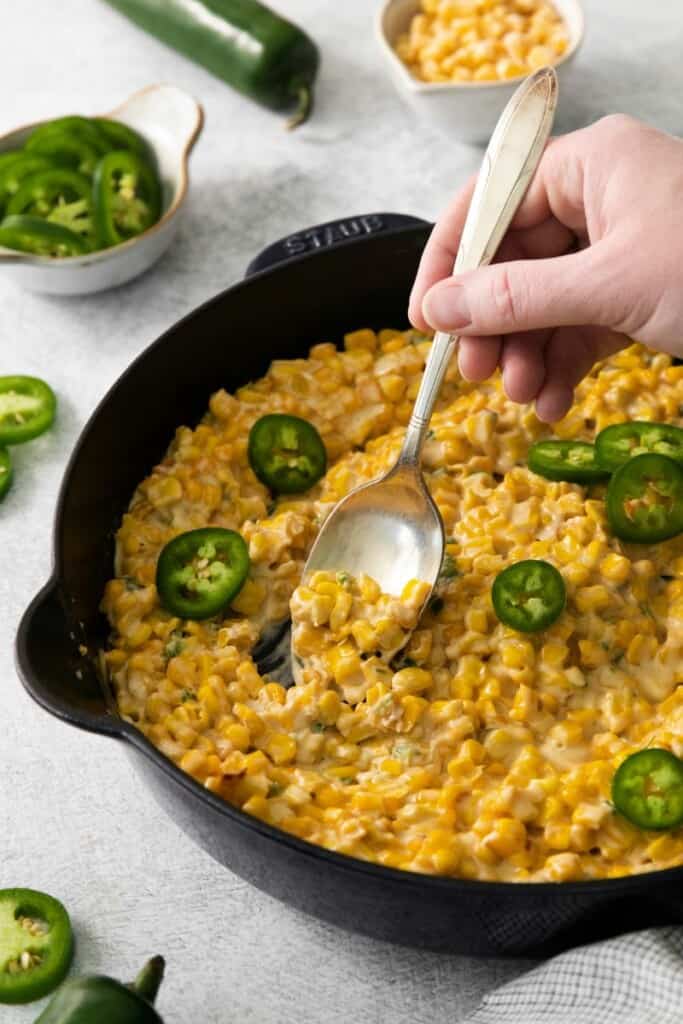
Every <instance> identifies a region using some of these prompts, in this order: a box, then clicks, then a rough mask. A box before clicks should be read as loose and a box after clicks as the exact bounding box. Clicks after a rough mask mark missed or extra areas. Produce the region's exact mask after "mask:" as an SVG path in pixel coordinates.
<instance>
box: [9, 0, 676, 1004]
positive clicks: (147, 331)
mask: <svg viewBox="0 0 683 1024" xmlns="http://www.w3.org/2000/svg"><path fill="white" fill-rule="evenodd" d="M278 6H279V8H280V9H281V10H282V11H283V12H284V13H287V14H290V15H291V16H292V17H293V18H295V19H297V20H299V21H300V22H302V23H303V22H305V23H306V25H307V26H308V28H309V30H310V32H311V33H312V34H313V36H314V37H315V38H316V39H317V41H318V42H319V44H320V46H321V48H322V52H323V69H322V75H321V80H320V86H319V90H318V104H317V110H316V114H315V117H314V119H313V121H312V122H311V123H310V125H308V126H306V127H305V128H303V129H302V130H300V131H299V132H296V133H295V134H287V133H286V132H284V131H282V130H281V127H280V124H279V122H278V118H277V117H276V116H273V115H271V114H269V113H266V112H263V111H261V110H260V109H259V108H257V107H255V106H253V105H251V104H250V103H248V102H247V101H245V100H243V99H241V98H240V97H239V96H237V95H236V94H234V93H233V92H231V91H230V89H229V88H227V87H226V86H224V85H223V84H222V83H220V82H218V81H217V80H215V79H213V78H212V77H211V76H209V75H208V74H207V73H205V72H203V71H202V70H200V69H198V68H196V67H194V66H193V65H191V64H190V63H188V62H187V61H185V60H183V59H182V58H180V57H178V56H176V55H175V54H173V53H171V52H170V51H168V50H166V49H165V48H164V47H163V46H161V45H160V44H158V43H156V42H154V41H153V40H151V39H149V38H147V37H146V36H144V35H143V34H142V33H141V32H139V31H138V30H137V29H135V28H134V27H132V26H131V25H129V24H127V23H126V22H125V21H124V20H123V19H122V18H121V17H120V16H119V15H118V14H116V13H114V12H113V11H111V10H110V9H108V8H107V7H106V6H105V5H104V4H103V3H101V2H98V0H60V2H59V3H53V2H52V0H36V2H34V3H30V4H29V3H26V2H25V0H5V3H4V4H3V24H4V25H5V27H7V26H9V27H10V28H11V31H10V32H9V33H7V34H6V35H5V41H4V45H3V55H2V62H1V63H0V132H3V131H6V130H9V129H10V128H12V127H14V126H15V125H16V124H20V123H22V122H24V121H28V120H35V119H37V118H40V117H47V116H51V115H57V114H60V113H66V112H68V111H71V110H81V111H83V112H84V113H89V112H99V111H103V110H107V109H110V108H111V107H113V106H115V105H116V104H117V103H118V102H119V101H120V100H122V99H123V98H124V97H125V96H127V95H128V94H129V93H130V92H132V91H134V90H135V89H138V88H140V87H141V86H143V85H146V84H148V83H150V82H156V81H168V82H174V83H177V84H178V85H180V86H182V87H184V88H186V89H187V90H189V91H190V92H191V93H193V94H194V95H195V96H196V97H198V98H199V99H200V100H201V101H202V103H203V104H204V107H205V110H206V127H205V131H204V134H203V136H202V138H201V139H200V142H199V144H198V146H197V149H196V151H195V154H194V157H193V160H192V188H191V195H190V199H189V203H188V208H187V215H186V218H185V220H184V223H183V226H182V228H181V232H180V236H179V238H178V240H177V243H176V245H175V246H174V247H173V249H172V251H171V252H170V253H169V254H168V255H167V256H166V257H165V258H164V259H163V260H162V261H161V263H159V265H158V266H157V267H156V268H155V269H153V270H152V271H151V272H150V273H148V274H147V275H146V276H145V277H143V278H142V279H140V280H139V281H137V282H135V283H133V284H131V285H128V286H126V287H124V288H121V289H119V290H118V291H115V292H110V293H108V294H106V293H105V294H103V295H97V296H93V297H91V298H85V299H55V298H47V297H36V296H32V295H28V294H24V293H22V292H20V291H17V290H15V288H14V287H13V286H11V285H10V284H9V283H7V282H6V281H5V280H4V279H3V278H2V276H1V275H0V373H13V372H14V373H16V372H24V373H34V374H37V375H40V376H44V377H46V378H47V379H48V380H49V381H50V382H51V383H52V384H53V386H54V387H55V389H56V391H57V392H58V393H59V396H60V415H59V423H58V426H57V427H56V429H54V430H53V431H52V432H51V433H50V434H48V435H47V436H45V437H43V438H42V439H41V440H40V441H38V442H37V443H35V444H33V445H30V446H26V447H25V448H24V449H22V450H15V451H16V475H17V480H16V484H15V487H14V490H13V492H12V493H11V495H10V496H9V497H8V499H7V500H6V501H5V503H4V504H3V505H2V506H1V507H0V690H1V692H2V698H1V700H0V709H1V712H0V887H3V886H9V885H22V884H23V885H32V886H34V887H37V888H41V889H46V890H47V891H49V892H52V893H55V894H57V895H60V896H61V897H62V898H63V899H64V901H65V902H66V903H67V904H68V906H69V908H70V909H71V911H72V914H73V918H74V923H75V926H76V931H77V936H78V952H77V957H76V968H77V969H78V970H79V971H102V970H106V971H111V972H114V973H116V974H119V975H120V976H122V977H124V978H125V977H127V976H129V975H132V974H133V973H134V972H135V971H136V969H137V968H138V966H139V965H140V964H141V962H142V961H143V960H144V958H145V957H146V956H148V955H149V954H152V953H155V952H162V953H164V954H165V955H166V957H167V959H168V976H167V981H166V983H165V985H164V988H163V990H162V995H161V998H160V1001H159V1008H160V1011H161V1013H162V1014H163V1016H164V1018H165V1020H166V1022H167V1024H185V1022H186V1021H188V1020H191V1019H197V1020H201V1021H202V1022H203V1024H227V1022H230V1021H237V1020H243V1021H254V1022H259V1024H283V1022H288V1021H291V1022H293V1024H294V1022H296V1024H323V1022H325V1024H328V1022H330V1021H334V1022H349V1024H350V1022H352V1021H353V1022H358V1021H361V1022H368V1024H375V1022H376V1024H380V1022H382V1024H383V1022H387V1024H388V1022H391V1024H418V1022H421V1021H425V1022H426V1021H429V1022H430V1024H433V1022H438V1024H441V1022H446V1021H448V1022H455V1021H458V1020H459V1019H460V1018H462V1016H463V1015H464V1014H465V1013H466V1012H467V1011H469V1010H470V1009H471V1008H473V1007H474V1005H476V1003H477V1001H478V999H479V998H480V997H481V995H482V994H483V993H484V992H486V991H487V990H488V989H490V988H491V987H493V986H495V985H497V984H499V983H501V982H503V981H505V980H506V979H508V978H511V977H513V976H515V975H516V974H517V973H519V972H520V971H521V970H523V969H524V967H525V966H526V965H525V964H523V963H519V962H517V963H513V962H510V961H508V962H505V961H482V960H474V959H468V958H465V957H459V958H456V957H448V956H438V955H432V954H427V953H423V952H411V951H408V950H405V949H401V948H398V947H393V946H389V945H385V944H381V943H376V942H372V941H370V940H368V939H364V938H357V937H353V936H351V935H347V934H345V933H343V932H341V931H339V930H337V929H335V928H333V927H328V926H326V925H321V924H319V923H317V922H316V921H313V920H310V919H308V918H306V917H304V916H303V915H301V914H299V913H295V912H293V911H291V910H289V909H288V908H287V907H284V906H281V905H280V904H279V903H277V902H275V901H274V900H272V899H271V898H269V897H266V896H263V895H261V894H260V893H259V892H257V891H255V890H254V889H252V888H251V887H250V886H248V885H246V884H245V883H244V882H242V881H241V880H240V879H238V878H236V877H234V876H233V875H231V874H230V873H229V872H227V871H226V870H224V869H223V868H221V867H219V866H218V865H216V864H215V863H214V862H213V861H211V860H210V859H209V857H208V856H206V855H205V854H204V853H203V852H201V851H200V850H199V849H198V848H197V847H195V846H194V845H193V844H192V842H191V841H190V840H189V839H188V838H186V836H185V835H183V834H182V833H181V832H180V831H179V830H178V829H177V828H176V826H175V825H174V824H173V822H172V821H170V820H168V819H167V818H166V817H165V816H164V815H163V814H162V813H161V811H160V810H159V809H158V808H157V807H156V805H155V804H154V803H153V802H152V799H151V797H150V796H149V795H148V793H147V792H146V791H145V790H143V789H142V788H141V786H140V784H139V782H138V780H137V778H136V777H135V775H134V774H133V772H132V771H131V768H130V766H129V762H128V760H127V759H125V758H124V757H123V753H122V750H121V749H120V747H119V746H118V745H117V744H116V743H114V742H111V741H108V740H106V739H104V738H99V737H95V736H90V735H87V734H84V733H79V732H77V731H76V730H74V729H69V728H67V727H66V726H64V725H61V724H60V723H59V722H57V721H56V720H55V719H53V718H51V717H50V716H49V715H47V714H45V713H43V712H42V711H40V710H39V709H38V708H37V707H35V706H34V705H33V704H32V703H31V702H30V700H29V699H28V697H26V696H25V694H24V693H23V691H22V689H21V687H20V685H19V682H18V680H17V677H16V673H15V670H14V666H13V651H12V648H13V642H14V635H15V630H16V626H17V622H18V620H19V616H20V614H21V611H22V609H23V608H24V606H25V605H26V603H27V602H28V600H29V599H30V597H31V596H32V595H33V593H34V592H35V591H36V589H37V588H38V587H39V586H40V584H41V583H42V582H43V581H44V580H45V579H46V577H47V574H48V571H49V564H50V527H51V521H52V515H53V508H54V503H55V496H56V493H57V488H58V485H59V481H60V479H61V476H62V472H63V469H64V465H65V462H66V459H67V457H68V454H69V452H70V450H71V448H72V446H73V443H74V441H75V439H76V437H77V435H78V432H79V431H80V429H81V427H82V426H83V424H84V422H85V420H86V419H87V417H88V416H89V414H90V412H91V411H92V409H93V407H94V406H95V404H96V402H97V401H98V400H99V398H100V397H101V396H102V395H103V393H104V392H105V391H106V390H107V389H108V387H109V386H110V384H111V383H112V382H113V381H114V380H115V379H116V377H117V376H118V375H119V373H120V372H121V371H122V370H123V369H124V368H125V367H126V366H127V365H128V363H129V362H130V361H131V359H132V358H133V357H134V356H135V355H137V353H139V352H140V351H141V350H142V349H143V348H144V347H145V346H146V345H147V344H149V342H151V341H152V340H153V339H154V338H155V337H157V335H158V334H160V332H161V331H162V330H164V329H165V328H166V327H168V326H169V325H170V324H172V323H173V322H174V321H175V320H177V319H178V318H179V317H180V316H182V315H183V314H184V313H186V312H187V311H188V310H190V309H192V308H193V307H194V306H196V305H197V304H198V303H200V302H201V301H203V300H204V299H206V298H208V297H209V296H211V295H213V294H214V293H215V292H217V291H219V290H220V289H222V288H224V287H225V286H226V285H228V284H230V283H231V282H233V281H235V280H236V279H238V278H239V277H240V275H241V274H242V272H243V270H244V268H245V266H246V264H247V262H248V261H249V260H250V259H251V257H252V256H253V255H254V254H255V253H256V252H257V251H258V250H259V249H260V248H261V247H262V246H264V245H265V244H266V243H267V242H269V241H272V240H273V239H275V238H277V237H279V236H280V235H283V234H285V233H288V232H290V231H294V230H296V229H298V228H301V227H303V226H306V225H311V224H314V223H319V222H322V221H325V220H330V219H333V218H335V217H338V216H341V215H345V214H353V213H364V212H370V211H373V210H380V209H383V210H397V211H403V212H406V213H415V214H420V215H422V216H425V217H429V218H433V217H434V216H435V215H436V214H437V212H438V211H439V209H440V208H441V207H442V206H443V205H444V204H445V202H446V201H447V200H448V198H449V196H450V194H451V192H452V191H453V189H454V188H455V187H456V186H457V185H458V184H459V183H460V182H461V181H462V180H463V179H464V177H465V176H466V175H467V174H469V173H470V172H471V171H472V170H474V169H475V167H476V166H477V162H478V157H479V154H478V152H477V151H476V150H474V149H470V148H468V147H465V146H460V145H458V144H449V145H444V140H443V139H441V138H438V137H436V136H433V135H431V134H430V133H429V132H428V131H427V130H425V129H424V128H423V127H422V126H421V125H419V124H416V123H415V122H414V121H413V118H412V115H411V114H410V113H409V112H408V111H407V110H406V109H404V107H403V105H402V103H401V101H400V100H399V98H398V97H397V96H396V95H395V93H394V91H393V87H392V85H391V84H390V82H389V81H388V80H387V78H386V75H385V73H384V69H383V67H382V66H381V65H380V64H379V62H378V55H377V50H376V47H375V43H374V39H373V31H372V24H371V14H372V13H373V9H374V7H375V2H374V0H345V2H344V3H340V2H334V0H278ZM585 7H586V13H587V17H588V36H587V40H586V43H585V46H584V49H583V50H582V52H581V54H580V56H579V58H578V61H577V64H576V67H575V74H574V76H573V84H572V87H571V90H567V91H565V95H564V97H563V113H562V119H561V124H562V125H564V126H570V125H572V126H574V125H578V124H581V123H586V122H587V121H590V120H593V119H595V118H596V117H598V116H600V115H601V114H603V113H605V112H608V111H612V110H624V111H628V112H630V113H633V114H636V115H638V116H641V117H645V118H647V119H649V120H651V121H653V122H655V123H657V124H658V125H660V126H662V127H664V128H666V129H668V130H669V131H673V132H676V131H679V132H680V131H683V106H682V104H681V96H683V61H682V60H681V53H682V52H683V15H682V14H681V9H680V0H657V2H656V3H650V4H644V3H643V2H642V0H587V2H586V3H585ZM644 187H647V183H644ZM35 1016H36V1008H35V1007H27V1008H5V1007H3V1008H0V1020H1V1021H2V1024H23V1022H28V1021H32V1020H34V1018H35Z"/></svg>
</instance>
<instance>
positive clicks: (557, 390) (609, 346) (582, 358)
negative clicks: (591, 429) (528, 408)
mask: <svg viewBox="0 0 683 1024" xmlns="http://www.w3.org/2000/svg"><path fill="white" fill-rule="evenodd" d="M628 344H630V342H629V339H628V338H626V337H625V336H624V335H623V334H617V333H616V332H615V331H610V330H605V329H604V328H601V327H587V326H581V327H561V328H558V329H557V330H556V331H553V334H552V337H551V338H550V340H549V341H548V343H547V345H546V349H545V380H544V382H543V386H542V387H541V389H540V391H539V393H538V397H537V399H536V415H537V416H538V418H539V419H540V420H543V422H544V423H554V422H556V421H557V420H559V419H562V417H563V416H565V415H566V413H567V412H568V411H569V409H570V408H571V405H572V402H573V400H574V388H575V387H576V385H577V384H578V383H579V381H581V380H582V379H583V378H584V377H585V376H586V374H587V373H588V372H589V371H590V370H591V368H592V367H593V365H594V364H595V363H596V362H597V361H598V360H599V359H603V358H604V357H605V356H607V355H610V354H611V353H612V352H617V351H618V350H619V349H620V348H623V347H624V346H625V345H628Z"/></svg>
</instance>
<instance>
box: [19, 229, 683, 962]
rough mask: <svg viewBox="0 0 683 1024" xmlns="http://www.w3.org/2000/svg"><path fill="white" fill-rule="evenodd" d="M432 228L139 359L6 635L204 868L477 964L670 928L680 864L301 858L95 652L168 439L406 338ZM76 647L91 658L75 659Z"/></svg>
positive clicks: (181, 335) (307, 850) (306, 247)
mask: <svg viewBox="0 0 683 1024" xmlns="http://www.w3.org/2000/svg"><path fill="white" fill-rule="evenodd" d="M428 230H429V225H427V224H426V223H425V222H424V221H419V220H416V219H415V218H412V217H403V216H399V215H396V214H375V215H371V216H365V217H354V218H350V219H348V220H343V221H336V222H334V223H331V224H326V225H323V226H321V227H318V228H314V229H311V230H309V231H304V232H302V233H301V234H299V235H293V236H290V237H288V238H286V239H283V240H281V241H280V242H277V243H275V245H273V246H270V248H268V249H266V250H265V252H264V253H263V254H262V255H261V256H260V257H259V258H258V259H257V260H255V261H254V262H253V263H252V264H251V265H250V267H249V269H248V275H249V276H248V277H247V279H246V280H245V281H243V282H241V283H239V284H237V285H235V286H234V287H232V288H228V289H227V290H226V291H224V292H222V293H221V294H220V295H217V296H216V297H215V298H214V299H211V300H210V301H209V302H207V303H206V304H205V305H203V306H201V307H200V308H199V309H197V310H195V311H194V312H193V313H191V314H190V315H189V316H187V317H185V318H184V319H183V320H181V321H180V323H178V324H176V325H175V326H174V327H172V328H171V329H170V330H169V331H167V332H166V334H164V335H163V336H162V337H161V338H160V339H159V340H158V341H156V342H155V343H154V344H153V345H151V346H150V347H149V348H148V349H147V350H146V351H145V352H143V354H142V355H141V356H140V357H139V358H138V359H136V361H135V362H134V363H133V364H132V366H131V367H130V368H129V369H128V370H127V371H126V372H125V373H124V374H123V376H122V377H121V378H120V380H119V381H118V382H117V383H116V384H115V385H114V387H113V388H112V389H111V391H110V392H109V394H108V395H107V396H106V398H105V399H104V400H103V401H102V402H101V404H100V406H99V407H98V409H97V410H96V411H95V413H94V415H93V416H92V418H91V419H90V422H89V423H88V425H87V426H86V428H85V430H84V431H83V434H82V435H81V438H80V441H79V442H78V445H77V446H76V449H75V451H74V454H73V456H72V459H71V462H70V464H69V466H68V469H67V471H66V475H65V478H64V483H63V486H62V491H61V495H60V499H59V505H58V509H57V516H56V522H55V534H54V546H55V551H54V571H53V574H52V577H51V578H50V580H49V582H48V583H47V584H46V586H45V587H44V588H43V589H42V590H41V592H40V593H39V594H38V595H37V597H36V598H35V599H34V601H33V602H32V604H31V605H30V607H29V608H28V609H27V611H26V613H25V615H24V617H23V620H22V622H21V626H20V628H19V634H18V638H17V662H18V668H19V672H20V674H21V677H22V679H23V682H24V685H25V686H26V689H27V690H28V692H29V693H30V694H31V696H32V697H33V698H34V699H35V700H36V701H37V702H38V703H39V704H41V705H42V706H43V707H44V708H45V709H46V710H47V711H50V712H51V713H52V714H53V715H56V716H57V717H58V718H61V719H63V720H64V721H65V722H67V723H69V724H71V725H75V726H78V727H79V728H82V729H89V730H91V731H93V732H101V733H103V734H104V735H107V736H110V737H116V738H118V739H122V740H123V741H124V743H123V747H124V750H125V751H126V752H127V753H128V754H129V756H130V757H132V759H133V761H134V763H135V766H136V768H137V769H138V771H139V773H140V775H141V776H142V779H143V781H144V782H145V783H146V784H147V785H149V787H150V788H151V790H152V792H153V793H154V796H155V797H156V799H157V800H158V801H159V803H160V804H161V805H162V806H163V807H164V808H165V809H166V810H167V811H168V813H169V814H170V815H171V817H173V818H174V819H175V821H176V822H177V823H178V824H179V825H180V826H181V828H182V829H184V831H185V832H187V834H188V835H190V836H191V837H192V838H193V839H194V840H196V841H197V842H198V843H199V844H200V845H201V846H203V847H204V849H206V850H207V851H208V852H209V853H210V854H211V855H212V856H213V857H215V858H216V860H218V861H220V862H221V863H222V864H225V865H226V866H227V867H229V868H230V869H231V870H232V871H235V872H236V873H237V874H238V875H241V876H242V877H243V878H245V879H247V880H248V881H250V882H252V883H253V884H254V885H256V886H258V887H259V888H261V889H263V890H265V891H266V892H268V893H270V894H271V895H273V896H276V897H278V898H280V899H282V900H284V901H285V902H287V903H290V904H292V905H293V906H296V907H299V908H301V909H302V910H305V911H307V912H308V913H310V914H314V915H315V916H317V917H320V918H323V919H324V920H326V921H331V922H333V923H334V924H337V925H340V926H342V927H343V928H348V929H351V930H355V931H358V932H364V933H365V934H367V935H372V936H376V937H378V938H382V939H389V940H391V941H394V942H400V943H404V944H408V945H414V946H420V947H423V948H428V949H435V950H450V951H453V952H457V953H468V954H474V955H498V954H508V955H522V954H525V955H532V954H541V955H547V954H549V953H551V952H554V951H556V950H559V949H563V948H566V947H567V946H570V945H574V944H577V943H579V942H588V941H591V940H594V939H598V938H601V937H604V936H606V935H610V934H616V933H619V932H623V931H629V930H631V929H636V928H642V927H645V926H649V925H655V924H665V923H674V922H681V921H683V868H679V869H674V870H669V871H660V872H657V873H654V874H646V875H638V876H634V877H632V878H620V879H612V880H606V881H596V882H564V883H560V884H552V883H542V884H509V883H498V882H475V881H464V880H459V879H446V878H434V877H430V876H425V875H419V874H414V873H410V872H403V871H397V870H393V869H389V868H383V867H379V866H376V865H373V864H367V863H365V862H363V861H360V860H356V859H354V858H351V857H347V856H344V855H341V854H336V853H332V852H330V851H327V850H323V849H321V848H319V847H317V846H313V845H311V844H309V843H306V842H304V841H302V840H299V839H297V838H295V837H293V836H290V835H287V834H286V833H284V832H280V831H278V829H276V828H273V827H271V826H269V825H266V824H263V823H262V822H260V821H258V820H257V819H255V818H252V817H250V816H249V815H248V814H244V813H243V812H242V811H239V810H237V809H235V808H234V807H232V806H230V805H229V804H227V803H225V802H224V801H222V800H220V799H219V798H218V797H216V796H214V795H213V794H211V793H209V792H208V791H207V790H205V789H204V788H203V787H202V786H201V785H199V783H197V782H195V781H194V780H193V779H192V778H190V776H188V775H186V774H184V773H183V772H182V771H181V770H180V769H179V768H176V767H175V765H174V764H172V762H171V761H169V760H168V759H167V758H166V757H164V755H163V754H161V753H160V752H159V751H158V750H156V749H155V748H154V747H153V746H152V744H151V743H149V742H148V741H147V740H146V739H145V737H144V736H143V735H142V733H140V732H138V730H137V729H135V728H134V727H133V726H132V725H129V724H128V723H127V722H124V721H122V720H121V718H119V717H118V715H117V714H116V710H115V708H114V706H113V703H112V701H111V698H110V696H109V695H108V694H107V693H106V689H105V688H104V687H103V686H102V684H101V682H100V680H99V678H98V672H97V670H96V667H95V654H96V652H97V650H98V649H99V648H101V647H102V646H103V645H104V643H105V642H106V634H107V626H106V622H105V621H104V618H103V616H102V615H101V614H100V613H99V611H98V605H99V601H100V598H101V595H102V592H103V589H104V585H105V583H106V581H107V580H108V579H109V578H110V577H111V575H112V556H113V537H114V532H115V530H116V528H117V526H118V524H119V521H120V518H121V515H122V513H123V511H124V510H125V508H126V506H127V504H128V501H129V499H130V497H131V495H132V493H133V491H134V489H135V487H136V485H137V484H138V482H139V481H140V480H142V479H143V478H144V477H145V476H146V475H147V474H148V473H149V471H150V470H151V468H152V467H153V466H154V465H155V463H156V462H157V461H158V460H159V459H160V458H161V456H162V455H163V453H164V451H165V449H166V447H167V446H168V444H169V442H170V441H171V439H172V437H173V434H174V431H175V428H176V427H177V426H178V425H179V424H181V423H185V424H193V423H196V422H197V420H198V419H199V418H200V416H201V415H202V414H203V412H204V410H205V409H206V407H207V402H208V398H209V396H210V395H211V393H212V392H213V391H215V390H216V389H217V388H219V387H225V388H227V390H228V391H232V390H234V389H235V388H237V387H239V386H240V385H242V384H244V383H246V382H247V381H249V380H251V379H253V378H256V377H260V376H261V375H262V374H263V373H264V372H265V371H266V369H267V367H268V365H269V363H270V361H271V360H272V359H273V358H279V359H285V358H291V357H296V356H303V355H305V354H306V351H307V349H308V348H309V346H310V345H312V344H314V343H316V342H319V341H339V340H340V339H341V337H342V335H343V334H344V333H345V332H346V331H350V330H353V329H355V328H358V327H374V328H380V327H402V326H405V325H406V306H407V299H408V293H409V291H410V286H411V284H412V281H413V277H414V274H415V270H416V267H417V263H418V259H419V256H420V253H421V251H422V248H423V246H424V244H425V241H426V238H427V235H428ZM79 645H84V648H87V650H88V652H89V654H88V655H86V656H84V655H83V654H81V653H79Z"/></svg>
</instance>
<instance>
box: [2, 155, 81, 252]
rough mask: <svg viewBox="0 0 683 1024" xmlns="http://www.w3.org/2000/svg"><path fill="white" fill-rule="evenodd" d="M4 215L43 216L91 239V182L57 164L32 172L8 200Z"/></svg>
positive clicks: (76, 172)
mask: <svg viewBox="0 0 683 1024" xmlns="http://www.w3.org/2000/svg"><path fill="white" fill-rule="evenodd" d="M7 214H8V215H9V216H14V215H23V214H25V215H26V216H29V217H44V218H45V219H46V220H49V221H51V222H52V223H53V224H61V225H62V227H65V228H68V229H69V231H73V232H74V233H75V234H77V235H80V236H81V237H83V238H85V239H87V240H88V241H89V242H92V241H94V223H93V211H92V185H91V184H90V181H89V180H88V178H86V177H85V175H84V174H79V173H78V171H72V170H69V169H68V168H65V167H57V168H52V169H51V170H47V171H40V172H39V173H38V174H32V175H31V176H30V177H29V178H26V179H25V180H24V181H23V182H22V184H21V186H20V187H19V189H18V191H17V192H16V193H15V194H14V196H12V198H11V199H10V201H9V203H8V204H7Z"/></svg>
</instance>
